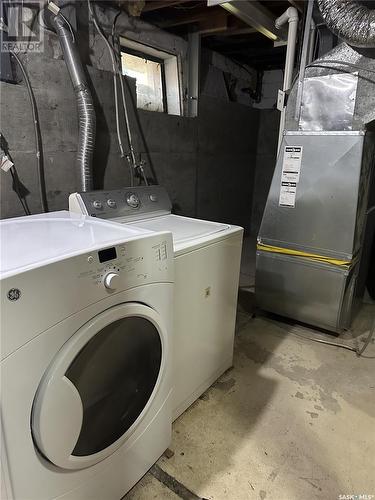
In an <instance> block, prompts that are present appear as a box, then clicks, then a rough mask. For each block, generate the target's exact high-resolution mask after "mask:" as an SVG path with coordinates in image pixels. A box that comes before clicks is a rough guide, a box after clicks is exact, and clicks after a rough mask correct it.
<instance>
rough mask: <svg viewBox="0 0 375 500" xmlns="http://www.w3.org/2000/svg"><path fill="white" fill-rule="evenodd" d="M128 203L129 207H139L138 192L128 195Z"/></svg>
mask: <svg viewBox="0 0 375 500" xmlns="http://www.w3.org/2000/svg"><path fill="white" fill-rule="evenodd" d="M126 203H127V204H128V205H129V207H132V208H138V207H139V204H140V201H139V198H138V196H137V195H136V194H134V193H129V194H128V195H127V197H126Z"/></svg>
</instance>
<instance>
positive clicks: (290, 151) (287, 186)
mask: <svg viewBox="0 0 375 500" xmlns="http://www.w3.org/2000/svg"><path fill="white" fill-rule="evenodd" d="M302 152H303V146H285V149H284V157H283V168H282V171H281V185H280V198H279V205H280V206H281V207H290V208H294V207H295V205H296V194H297V184H298V182H299V178H300V173H301V164H302Z"/></svg>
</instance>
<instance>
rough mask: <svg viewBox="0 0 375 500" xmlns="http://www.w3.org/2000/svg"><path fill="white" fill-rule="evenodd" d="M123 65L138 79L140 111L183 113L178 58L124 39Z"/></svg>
mask: <svg viewBox="0 0 375 500" xmlns="http://www.w3.org/2000/svg"><path fill="white" fill-rule="evenodd" d="M121 64H122V74H123V75H126V76H128V77H131V78H134V79H135V80H136V92H137V108H139V109H145V110H147V111H156V112H161V113H163V112H164V113H169V114H171V115H181V114H182V107H181V99H180V79H179V71H178V61H177V56H175V55H173V54H169V53H167V52H163V51H160V50H158V49H155V48H153V47H149V46H146V45H143V44H141V43H139V42H134V41H132V40H128V39H123V38H121Z"/></svg>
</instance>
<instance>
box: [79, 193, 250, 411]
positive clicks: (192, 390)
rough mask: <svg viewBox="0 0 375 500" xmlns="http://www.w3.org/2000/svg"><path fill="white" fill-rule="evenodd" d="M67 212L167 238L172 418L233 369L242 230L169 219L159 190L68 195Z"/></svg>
mask: <svg viewBox="0 0 375 500" xmlns="http://www.w3.org/2000/svg"><path fill="white" fill-rule="evenodd" d="M69 207H70V210H72V211H75V212H80V213H83V214H90V215H93V216H95V217H100V218H102V219H107V220H108V219H110V220H113V221H115V222H119V223H126V224H128V227H138V228H141V229H147V230H152V231H171V232H172V235H173V245H174V254H175V301H174V307H175V309H174V312H175V314H174V329H173V362H174V370H173V382H174V386H173V392H174V396H173V415H174V418H177V417H178V416H179V415H180V414H181V413H182V412H183V411H185V410H186V408H188V406H190V405H191V404H192V403H193V402H194V401H195V400H196V399H197V398H198V397H199V396H200V395H201V394H202V393H203V392H204V391H205V390H206V389H207V388H208V387H209V386H210V385H212V383H213V382H214V381H215V380H216V379H217V378H218V377H219V376H220V375H221V374H222V373H223V372H224V371H226V370H227V369H228V368H230V367H231V366H232V363H233V341H234V329H235V319H236V306H237V294H238V281H239V271H240V260H241V249H242V237H243V229H242V228H240V227H237V226H231V225H228V224H220V223H215V222H209V221H204V220H198V219H192V218H188V217H182V216H178V215H173V214H171V208H172V206H171V202H170V199H169V196H168V194H167V192H166V190H165V189H164V188H163V187H161V186H148V187H134V188H125V189H120V190H113V191H93V192H89V193H74V194H72V195H71V196H70V198H69Z"/></svg>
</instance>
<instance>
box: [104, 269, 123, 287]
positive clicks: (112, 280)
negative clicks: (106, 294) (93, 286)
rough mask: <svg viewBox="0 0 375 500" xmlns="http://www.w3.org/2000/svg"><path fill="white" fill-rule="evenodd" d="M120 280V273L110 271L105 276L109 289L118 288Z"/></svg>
mask: <svg viewBox="0 0 375 500" xmlns="http://www.w3.org/2000/svg"><path fill="white" fill-rule="evenodd" d="M119 280H120V275H119V274H118V273H113V272H110V273H108V274H107V275H106V276H105V277H104V286H105V287H106V288H108V290H116V288H117V287H118V284H119Z"/></svg>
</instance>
